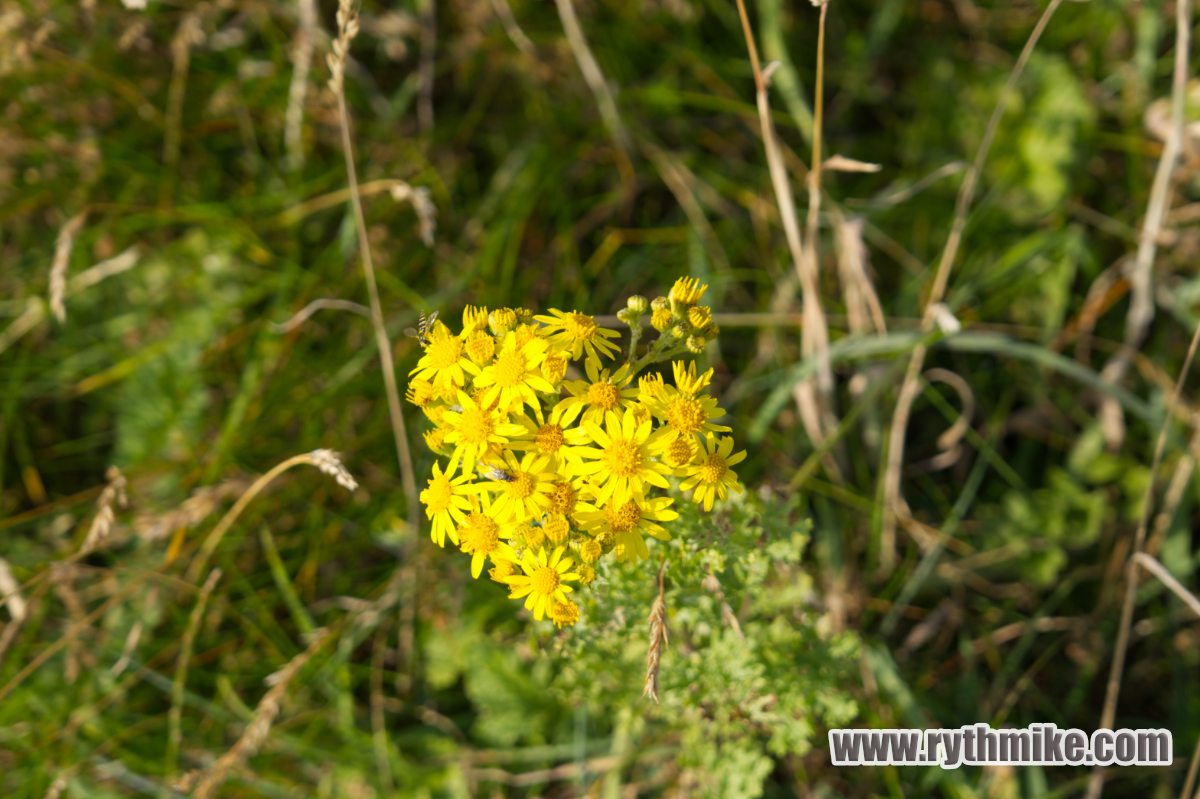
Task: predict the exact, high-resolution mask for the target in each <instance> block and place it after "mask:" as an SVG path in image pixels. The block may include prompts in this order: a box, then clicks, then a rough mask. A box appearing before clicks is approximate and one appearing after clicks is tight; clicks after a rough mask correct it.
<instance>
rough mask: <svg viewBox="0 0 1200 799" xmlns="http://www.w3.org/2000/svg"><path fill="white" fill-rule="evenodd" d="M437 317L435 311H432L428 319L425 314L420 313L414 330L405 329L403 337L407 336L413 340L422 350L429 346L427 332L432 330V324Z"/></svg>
mask: <svg viewBox="0 0 1200 799" xmlns="http://www.w3.org/2000/svg"><path fill="white" fill-rule="evenodd" d="M437 317H438V312H437V311H434V312H433V313H431V314H430V315H429V318H426V317H425V312H424V311H421V318H420V320H419V321H418V322H417V327H416V329H413V328H411V327H407V328H405V329H404V335H406V336H408V337H409V338H415V339H416V340H417V343H418V344H420V345H421V347H422V348H425V347H428V346H429V331H430V330H432V329H433V324H434V322H436V321H437Z"/></svg>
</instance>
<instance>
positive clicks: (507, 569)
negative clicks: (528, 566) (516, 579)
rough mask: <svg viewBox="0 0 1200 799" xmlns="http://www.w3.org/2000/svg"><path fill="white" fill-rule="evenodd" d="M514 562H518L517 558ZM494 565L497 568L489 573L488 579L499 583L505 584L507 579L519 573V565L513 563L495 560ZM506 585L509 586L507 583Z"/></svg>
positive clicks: (493, 560)
mask: <svg viewBox="0 0 1200 799" xmlns="http://www.w3.org/2000/svg"><path fill="white" fill-rule="evenodd" d="M513 560H516V558H514V559H513ZM492 563H495V564H496V567H495V568H494V569H491V570H490V571H488V577H491V578H492V579H493V580H495V581H496V582H498V583H504V582H505V579H506V578H508V577H512V576H513V575H514V574H516V573H517V565H516V564H515V563H513V562H512V561H507V560H496V559H495V558H493V559H492ZM505 585H507V583H505Z"/></svg>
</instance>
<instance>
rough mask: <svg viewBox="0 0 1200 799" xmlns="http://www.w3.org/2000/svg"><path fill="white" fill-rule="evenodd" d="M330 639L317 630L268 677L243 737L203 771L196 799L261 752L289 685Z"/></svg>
mask: <svg viewBox="0 0 1200 799" xmlns="http://www.w3.org/2000/svg"><path fill="white" fill-rule="evenodd" d="M330 637H331V636H330V635H329V630H328V629H326V628H320V629H317V630H316V631H314V632H313V634H312V638H311V641H310V642H309V645H308V648H307V649H305V650H304V651H303V652H301V653H300V654H298V655H296V656H295V657H294V658H292V659H291V660H289V661H288V663H287V665H285V666H284V667H283V668H282V669H280V670H279V671H277V672H275V673H274V674H271V675H270V676H268V677H267V678H266V680H265V682H266V683H267V685H269V686H270V690H268V691H267V693H266V694H265V695H264V696H263V698H262V699H260V700H259V702H258V705H257V707H255V708H254V718H253V719H252V720H251V721H250V724H249V725H247V727H246V730H245V731H244V732H243V733H242V737H240V738H238V740H237V743H235V744H234V745H233V747H232V748H230V750H229V751H228V752H226V753H225V754H223V755H222V756H221V757H220V758H218V760H217V762H216V763H214V764H213V765H212V767H211V768H209V769H207V770H206V771H205V772H204V775H203V776H202V777H201V778H200V780H199V782H198V784H197V785H196V789H195V792H194V793H193V796H194V797H195V799H209V797H211V796H213V795H214V794H215V793H216V792H217V790H218V789H219V788H220V787H221V785H223V784H224V783H225V778H226V776H228V774H229V770H230V769H231V768H233V767H234V766H237V765H240V764H242V763H244V762H245V761H246V759H247V758H249V757H251V756H252V755H254V754H255V753H256V752H258V750H259V749H260V748H261V747H262V745H263V743H264V742H265V741H266V740H267V735H268V734H269V733H270V731H271V725H272V724H273V723H274V721H275V717H276V716H278V715H279V710H280V704H281V702H282V700H283V697H284V695H285V694H286V693H287V689H288V685H289V684H290V683H291V681H292V680H293V679H295V677H296V675H297V674H299V673H300V670H301V669H303V668H304V666H305V664H307V663H308V661H310V660H311V659H312V657H313V655H315V654H316V653H317V652H318V651H319V650H320V649H321V647H322V646H323V645H324V644H325V642H326V641H327V640H329V638H330Z"/></svg>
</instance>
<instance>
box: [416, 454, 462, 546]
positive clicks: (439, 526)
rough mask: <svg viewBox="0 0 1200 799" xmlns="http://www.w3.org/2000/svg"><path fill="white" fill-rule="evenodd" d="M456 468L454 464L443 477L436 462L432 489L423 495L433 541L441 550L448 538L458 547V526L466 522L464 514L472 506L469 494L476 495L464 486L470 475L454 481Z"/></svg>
mask: <svg viewBox="0 0 1200 799" xmlns="http://www.w3.org/2000/svg"><path fill="white" fill-rule="evenodd" d="M454 469H455V464H454V462H453V461H451V465H450V468H449V469H448V470H447V471H446V472H445V473H444V474H443V473H442V467H441V466H440V465H439V464H438V462H437V461H434V462H433V478H432V479H430V480H429V488H426V489H425V490H424V491H422V492H421V502H423V503H424V504H425V516H426V518H428V519H431V520H432V521H433V529H432V530H431V531H430V538H432V539H433V542H434V543H435V544H437V545H438V546H439V547H444V546H446V535H447V534H449V535H450V540H451V541H453V542H454V543H456V544H457V543H458V536H457V535H456V534H455V532H454V525H455V523H461V522H462V521H463V520H464V519H466V518H467V515H466V514H465V513H464V512H463V511H465V510H468V509H470V507H471V503H470V501H469V500H467V499H466V497H465V495H466V494H472V493H475V491H474V490H473V487H472V486H464V485H463V483H466V482H467V480H468V479H469V476H468V475H465V474H464V475H460V476H458V477H454Z"/></svg>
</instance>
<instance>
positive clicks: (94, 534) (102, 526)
mask: <svg viewBox="0 0 1200 799" xmlns="http://www.w3.org/2000/svg"><path fill="white" fill-rule="evenodd" d="M104 479H105V480H107V481H108V484H107V485H105V486H104V490H103V491H101V492H100V498H99V499H97V500H96V516H95V518H93V519H92V524H91V527H89V528H88V534H87V538H85V539H83V546H82V547H80V552H84V553H86V552H91V551H92V550H94V549H95V548H96V547H98V546H100V545H101V544H103V543H104V542H105V541H107V540H108V538H109V536H111V535H112V529H113V525H114V524H115V523H116V516H115V515H114V514H113V509H112V508H113V505H114V504H117V505H120V506H121V507H122V508H127V507H129V497H128V496H127V495H126V494H125V484H126V482H125V475H123V474H121V470H120V469H118V468H117V467H116V466H109V467H108V471H107V472H105V473H104Z"/></svg>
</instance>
